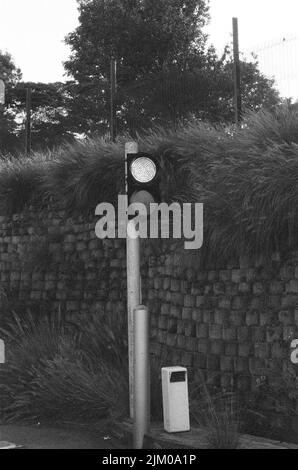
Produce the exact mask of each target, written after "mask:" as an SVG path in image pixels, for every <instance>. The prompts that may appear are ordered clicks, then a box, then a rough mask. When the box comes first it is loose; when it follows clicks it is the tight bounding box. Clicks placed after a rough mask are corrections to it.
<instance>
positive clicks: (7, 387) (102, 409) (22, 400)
mask: <svg viewBox="0 0 298 470" xmlns="http://www.w3.org/2000/svg"><path fill="white" fill-rule="evenodd" d="M92 324H93V326H94V327H93V328H92V327H91V326H88V327H87V328H86V330H85V331H84V330H82V329H81V328H80V327H79V326H78V325H74V324H70V323H69V322H65V320H64V318H63V316H62V315H61V312H58V313H56V314H55V315H51V316H49V317H48V318H42V319H41V318H35V317H33V316H32V315H30V314H26V315H25V316H22V317H20V316H18V315H16V314H14V315H13V318H12V320H11V321H10V323H9V325H8V326H7V327H6V329H5V330H3V329H2V330H1V334H2V337H4V339H5V340H6V341H7V342H8V346H7V351H8V353H7V356H8V357H7V364H6V365H5V367H4V369H3V371H2V373H1V383H0V390H1V404H2V407H3V412H4V415H5V418H6V419H7V420H8V421H16V420H17V421H22V420H24V421H27V420H29V421H32V420H38V421H42V420H48V419H51V420H52V421H55V420H61V419H63V418H70V417H74V419H77V420H79V419H83V418H84V419H86V420H97V419H99V418H102V417H105V416H107V415H109V416H111V414H113V413H114V412H116V410H118V411H117V414H118V413H120V414H122V413H123V412H124V413H125V410H126V408H127V402H128V400H126V399H127V393H125V390H126V388H127V384H126V376H125V369H124V367H123V365H124V361H125V359H124V358H125V357H127V356H126V355H123V349H122V354H121V351H120V349H119V350H118V349H117V348H118V346H119V344H120V343H119V341H120V340H119V339H118V337H117V334H118V333H119V328H118V330H117V332H115V333H113V331H112V330H111V329H109V328H108V326H105V324H104V323H103V322H102V323H101V325H100V326H101V329H103V330H104V332H105V334H101V335H100V336H99V337H97V333H98V332H99V331H100V328H99V323H98V324H96V321H94V322H93V323H92ZM86 336H88V341H86ZM99 351H102V355H101V356H99V357H98V356H97V354H98V352H99ZM116 351H117V354H115V352H116ZM125 404H126V405H125Z"/></svg>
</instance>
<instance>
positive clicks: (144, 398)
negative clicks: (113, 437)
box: [133, 305, 150, 449]
mask: <svg viewBox="0 0 298 470" xmlns="http://www.w3.org/2000/svg"><path fill="white" fill-rule="evenodd" d="M149 362H150V361H149V312H148V308H147V307H145V306H143V305H140V306H139V307H137V308H136V309H135V310H134V433H133V441H134V442H133V444H134V449H142V448H143V444H144V436H145V434H147V433H148V432H149V428H150V364H149Z"/></svg>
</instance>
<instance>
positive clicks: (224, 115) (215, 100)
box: [65, 0, 278, 133]
mask: <svg viewBox="0 0 298 470" xmlns="http://www.w3.org/2000/svg"><path fill="white" fill-rule="evenodd" d="M208 4H209V1H208V0H109V1H107V0H80V1H79V12H80V17H79V22H80V24H79V26H78V28H77V29H76V30H75V31H74V32H72V33H70V34H69V35H68V36H67V38H66V43H67V44H68V45H69V46H70V48H71V57H70V59H69V60H68V61H67V62H66V63H65V68H66V71H67V72H68V74H69V76H70V77H72V79H73V82H72V84H71V88H70V92H71V94H72V96H73V101H72V104H73V108H71V109H70V113H71V115H72V118H73V119H74V120H76V121H77V125H78V127H79V128H80V130H81V131H83V132H86V133H94V132H95V131H97V132H99V133H102V132H106V131H107V130H108V121H109V97H110V94H109V74H110V68H109V67H110V59H111V57H112V56H114V57H115V58H116V59H117V65H118V73H117V82H118V91H117V96H116V99H117V123H118V128H119V131H122V130H128V131H130V132H133V131H135V130H140V129H144V128H145V129H146V128H148V127H150V126H152V125H154V124H161V125H167V124H170V125H172V124H176V123H177V122H179V121H181V120H182V121H184V120H188V119H192V118H200V119H208V120H211V121H212V122H219V121H229V122H231V121H232V120H233V60H232V55H231V53H230V51H229V50H228V48H227V49H226V50H225V53H224V55H223V57H218V56H217V54H216V52H215V50H214V48H212V47H209V48H208V47H207V43H206V41H207V36H206V34H204V32H203V30H204V26H205V25H206V23H207V22H208V20H209V15H208ZM241 69H242V87H243V88H242V89H243V102H244V105H245V107H246V108H248V109H259V108H260V107H262V106H266V107H269V108H270V107H272V106H274V105H276V104H277V103H278V93H277V92H276V91H275V90H274V88H273V82H272V81H271V80H269V79H267V78H266V77H264V76H263V75H262V74H261V73H260V71H259V69H258V64H257V62H256V61H255V60H252V61H250V62H248V61H242V63H241Z"/></svg>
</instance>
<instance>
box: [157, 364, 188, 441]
mask: <svg viewBox="0 0 298 470" xmlns="http://www.w3.org/2000/svg"><path fill="white" fill-rule="evenodd" d="M161 377H162V399H163V417H164V429H165V431H167V432H170V433H171V432H183V431H189V430H190V425H189V400H188V380H187V369H186V368H185V367H163V368H162V370H161Z"/></svg>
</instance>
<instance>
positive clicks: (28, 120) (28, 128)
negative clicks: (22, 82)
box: [26, 87, 31, 157]
mask: <svg viewBox="0 0 298 470" xmlns="http://www.w3.org/2000/svg"><path fill="white" fill-rule="evenodd" d="M30 153H31V88H30V87H29V88H27V94H26V155H27V157H28V156H29V155H30Z"/></svg>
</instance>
